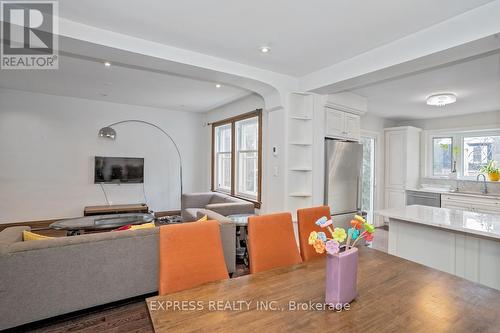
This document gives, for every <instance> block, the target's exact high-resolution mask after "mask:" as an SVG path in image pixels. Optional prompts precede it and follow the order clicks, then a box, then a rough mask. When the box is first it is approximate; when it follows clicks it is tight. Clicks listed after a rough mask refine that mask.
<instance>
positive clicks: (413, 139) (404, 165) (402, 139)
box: [385, 126, 421, 190]
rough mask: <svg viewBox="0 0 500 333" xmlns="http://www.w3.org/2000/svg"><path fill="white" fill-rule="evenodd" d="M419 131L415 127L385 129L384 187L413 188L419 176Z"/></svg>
mask: <svg viewBox="0 0 500 333" xmlns="http://www.w3.org/2000/svg"><path fill="white" fill-rule="evenodd" d="M420 132H421V130H420V129H419V128H416V127H411V126H405V127H393V128H387V129H386V130H385V187H386V188H387V189H399V190H405V189H406V188H415V187H417V185H418V181H419V178H420Z"/></svg>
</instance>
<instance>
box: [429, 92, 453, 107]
mask: <svg viewBox="0 0 500 333" xmlns="http://www.w3.org/2000/svg"><path fill="white" fill-rule="evenodd" d="M456 101H457V95H456V94H454V93H442V94H433V95H430V96H429V97H427V105H433V106H445V105H447V104H452V103H455V102H456Z"/></svg>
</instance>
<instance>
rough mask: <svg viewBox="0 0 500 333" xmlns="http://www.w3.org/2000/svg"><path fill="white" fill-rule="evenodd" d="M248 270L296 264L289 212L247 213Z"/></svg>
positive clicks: (254, 270)
mask: <svg viewBox="0 0 500 333" xmlns="http://www.w3.org/2000/svg"><path fill="white" fill-rule="evenodd" d="M248 253H249V256H250V273H258V272H262V271H266V270H268V269H273V268H277V267H282V266H288V265H294V264H299V263H301V262H302V260H301V259H300V254H299V250H298V248H297V242H296V241H295V235H294V232H293V225H292V215H291V214H290V213H279V214H269V215H261V216H250V217H249V218H248Z"/></svg>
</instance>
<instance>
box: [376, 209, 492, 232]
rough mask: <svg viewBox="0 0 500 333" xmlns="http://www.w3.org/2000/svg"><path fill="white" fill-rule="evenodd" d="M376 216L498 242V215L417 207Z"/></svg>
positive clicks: (384, 211) (386, 210) (390, 210)
mask: <svg viewBox="0 0 500 333" xmlns="http://www.w3.org/2000/svg"><path fill="white" fill-rule="evenodd" d="M376 214H378V215H380V216H384V217H388V218H390V219H396V220H401V221H407V222H413V223H418V224H422V225H428V226H432V227H437V228H441V229H448V230H453V231H459V232H463V233H467V234H473V235H478V236H483V237H488V238H494V239H496V240H500V215H493V214H479V213H473V212H467V211H461V210H457V209H447V208H437V207H428V206H419V205H414V206H406V207H404V208H393V209H385V210H381V211H377V212H376Z"/></svg>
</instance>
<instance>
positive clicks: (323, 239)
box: [318, 231, 326, 242]
mask: <svg viewBox="0 0 500 333" xmlns="http://www.w3.org/2000/svg"><path fill="white" fill-rule="evenodd" d="M318 239H321V240H322V241H323V242H326V234H325V233H324V232H322V231H320V232H318Z"/></svg>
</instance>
